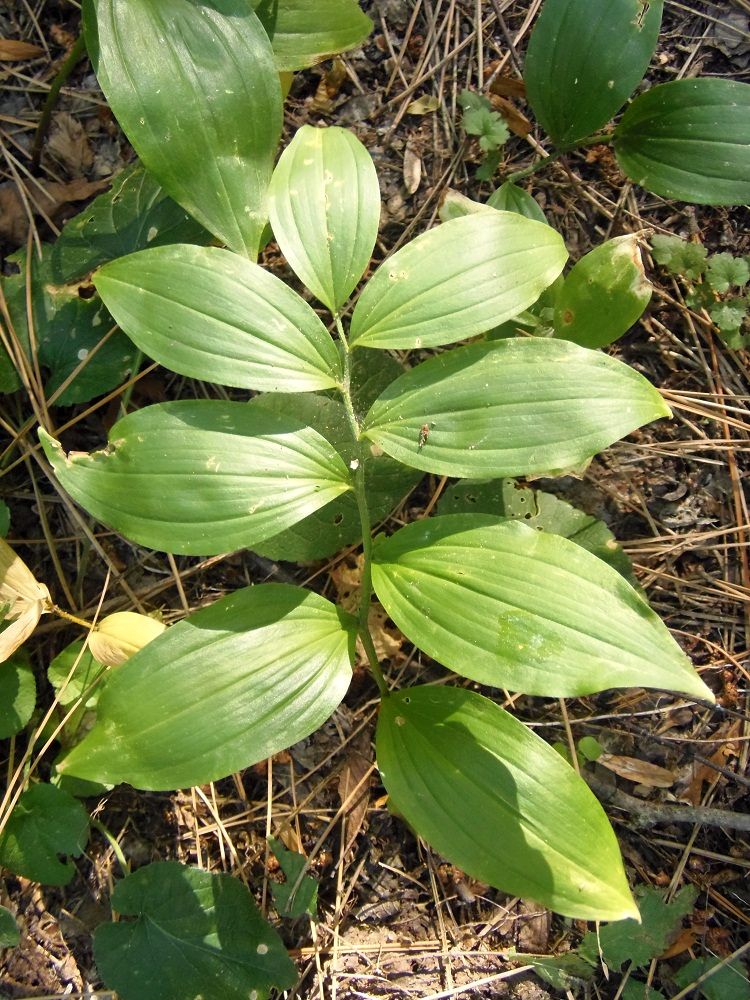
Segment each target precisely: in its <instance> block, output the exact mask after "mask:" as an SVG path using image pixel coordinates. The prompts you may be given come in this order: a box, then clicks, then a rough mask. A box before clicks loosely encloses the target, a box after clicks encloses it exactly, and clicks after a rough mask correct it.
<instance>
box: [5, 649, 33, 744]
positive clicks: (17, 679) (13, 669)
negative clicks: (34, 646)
mask: <svg viewBox="0 0 750 1000" xmlns="http://www.w3.org/2000/svg"><path fill="white" fill-rule="evenodd" d="M35 705H36V681H35V680H34V671H33V670H32V669H31V666H30V665H29V662H28V657H27V656H26V655H25V654H23V653H20V652H17V653H16V654H15V655H14V656H13V657H11V659H9V660H6V661H5V663H0V740H4V739H7V738H8V737H9V736H15V734H16V733H19V732H20V731H21V730H22V729H23V727H24V726H25V725H26V723H27V722H28V721H29V719H30V718H31V716H32V713H33V711H34V706H35Z"/></svg>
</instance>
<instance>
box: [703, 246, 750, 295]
mask: <svg viewBox="0 0 750 1000" xmlns="http://www.w3.org/2000/svg"><path fill="white" fill-rule="evenodd" d="M706 280H707V281H708V283H709V285H710V286H711V288H713V290H714V291H715V292H728V291H729V289H730V288H743V287H744V286H745V285H746V284H747V283H748V280H750V265H748V262H747V261H746V260H743V258H742V257H734V256H732V254H731V253H714V254H711V256H710V257H709V258H708V270H707V271H706Z"/></svg>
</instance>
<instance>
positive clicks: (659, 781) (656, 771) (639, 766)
mask: <svg viewBox="0 0 750 1000" xmlns="http://www.w3.org/2000/svg"><path fill="white" fill-rule="evenodd" d="M596 762H597V764H601V765H602V766H603V767H606V768H608V769H609V770H610V771H614V773H615V774H617V775H619V776H620V777H621V778H626V779H627V780H628V781H634V782H635V783H636V784H637V785H649V786H651V787H653V788H670V787H671V786H672V785H673V784H674V781H675V777H676V776H675V774H674V772H673V771H668V770H667V768H666V767H659V765H658V764H650V763H649V762H648V761H647V760H639V759H638V758H637V757H622V756H620V755H619V754H613V753H603V754H600V755H599V757H598V758H597V761H596Z"/></svg>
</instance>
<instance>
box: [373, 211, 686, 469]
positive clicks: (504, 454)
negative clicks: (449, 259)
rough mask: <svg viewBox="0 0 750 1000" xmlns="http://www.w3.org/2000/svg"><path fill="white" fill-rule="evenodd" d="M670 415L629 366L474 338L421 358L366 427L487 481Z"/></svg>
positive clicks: (591, 355)
mask: <svg viewBox="0 0 750 1000" xmlns="http://www.w3.org/2000/svg"><path fill="white" fill-rule="evenodd" d="M459 221H460V220H459ZM531 224H532V223H529V225H531ZM442 228H443V229H445V228H447V226H444V227H442ZM550 231H551V230H550ZM360 301H361V300H360ZM669 415H670V411H669V409H668V408H667V406H666V405H665V403H664V402H663V400H662V399H661V397H660V396H659V394H658V393H657V392H656V390H655V389H654V388H653V387H652V386H651V385H650V384H649V383H648V382H647V381H646V380H645V379H644V378H643V377H642V376H641V375H639V374H638V373H637V372H635V371H634V370H633V369H632V368H628V367H627V365H624V364H622V363H621V362H619V361H616V360H615V359H614V358H610V357H607V356H606V355H604V354H601V353H599V352H598V351H588V350H585V349H584V348H581V347H578V346H576V345H575V344H570V343H567V342H565V341H556V340H545V339H542V338H537V337H533V338H528V339H523V340H500V341H495V342H492V343H488V344H471V345H469V346H467V347H459V348H457V349H455V350H452V351H446V352H445V353H444V354H441V355H439V356H438V357H435V358H431V359H430V360H428V361H425V362H423V363H422V364H420V365H417V367H416V368H412V370H411V371H409V372H407V373H406V374H405V375H402V376H401V377H400V378H398V379H396V381H395V382H393V383H392V384H391V385H390V386H389V387H388V388H387V389H386V390H385V392H384V393H383V394H382V395H381V396H380V398H379V399H378V400H376V402H375V403H374V404H373V406H372V408H371V409H370V411H369V413H368V414H367V416H366V417H365V421H364V425H363V430H362V433H363V436H364V437H366V438H368V439H369V440H371V441H374V442H375V444H377V445H379V446H380V447H381V448H382V449H383V451H385V452H387V453H388V454H389V455H391V456H392V457H393V458H396V459H398V460H399V461H400V462H403V463H404V464H405V465H410V466H413V467H414V468H415V469H423V470H424V471H425V472H435V473H438V474H439V475H447V476H468V477H472V476H474V477H485V478H486V477H494V476H517V475H531V474H533V473H540V474H542V473H545V474H546V473H548V472H550V471H551V470H555V469H565V468H569V467H570V466H574V465H579V464H580V463H582V462H584V461H586V460H587V459H589V458H591V456H592V455H595V454H596V453H597V452H598V451H601V450H602V449H604V448H606V447H608V446H609V445H610V444H612V443H613V442H614V441H617V440H618V438H621V437H623V436H624V435H625V434H629V433H630V432H631V431H633V430H635V429H636V428H637V427H640V426H641V425H642V424H646V423H649V421H651V420H656V419H658V418H659V417H664V416H669Z"/></svg>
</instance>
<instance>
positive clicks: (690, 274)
mask: <svg viewBox="0 0 750 1000" xmlns="http://www.w3.org/2000/svg"><path fill="white" fill-rule="evenodd" d="M651 253H652V254H653V257H654V260H655V261H656V263H657V264H661V266H662V267H666V269H667V270H668V271H669V272H670V274H680V275H682V277H683V278H700V276H701V275H702V274H703V272H704V271H705V269H706V248H705V247H704V246H703V244H702V243H688V241H687V240H683V239H680V237H679V236H664V235H659V234H657V235H656V236H653V237H652V238H651Z"/></svg>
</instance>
